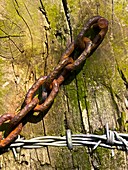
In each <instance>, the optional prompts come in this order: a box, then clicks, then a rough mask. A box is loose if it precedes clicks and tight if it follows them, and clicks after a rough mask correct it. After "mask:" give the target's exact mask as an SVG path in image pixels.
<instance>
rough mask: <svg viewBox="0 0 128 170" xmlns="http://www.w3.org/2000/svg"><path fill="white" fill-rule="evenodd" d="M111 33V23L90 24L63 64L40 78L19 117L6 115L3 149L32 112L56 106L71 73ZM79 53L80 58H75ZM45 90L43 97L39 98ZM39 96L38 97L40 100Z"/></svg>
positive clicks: (98, 20)
mask: <svg viewBox="0 0 128 170" xmlns="http://www.w3.org/2000/svg"><path fill="white" fill-rule="evenodd" d="M107 30H108V21H107V20H106V19H105V18H103V17H101V16H95V17H92V18H91V19H89V20H88V21H87V23H86V24H85V26H84V28H83V29H82V31H81V32H80V33H79V35H78V36H77V38H76V40H75V41H73V42H72V43H71V44H70V45H69V47H68V48H67V50H66V51H65V53H64V54H63V55H62V57H61V59H60V62H59V64H58V65H57V66H56V67H55V69H54V70H53V71H52V72H51V73H50V74H49V75H48V76H42V77H40V78H39V79H38V80H37V81H36V82H35V83H34V84H33V85H32V87H31V88H30V89H29V90H28V92H27V94H26V97H25V100H24V104H23V106H22V108H21V110H20V112H19V113H18V114H16V115H15V114H10V113H6V114H4V115H2V116H1V117H0V126H1V125H2V124H3V123H4V122H5V121H7V120H10V121H9V130H8V131H9V132H8V135H6V138H4V139H2V135H1V136H0V148H4V147H5V146H7V145H9V144H10V143H11V142H12V141H13V140H14V139H15V138H16V137H17V135H18V134H19V133H20V132H21V130H22V127H23V118H24V117H25V116H26V115H27V114H28V113H29V112H30V111H31V112H44V111H46V110H47V109H48V108H49V107H50V106H51V104H52V103H53V101H54V99H55V97H56V95H57V93H58V91H59V87H60V85H61V84H62V83H63V82H64V80H65V79H66V78H67V76H68V75H69V73H70V72H72V71H73V70H76V69H77V68H78V67H79V66H80V65H81V64H82V63H84V61H85V60H86V58H88V57H89V56H91V55H92V53H93V52H94V51H95V50H96V49H97V47H98V46H99V45H100V44H101V42H102V40H103V39H104V37H105V35H106V33H107ZM75 53H79V55H75ZM40 87H42V94H41V97H40V94H38V90H39V88H40ZM37 95H38V97H37Z"/></svg>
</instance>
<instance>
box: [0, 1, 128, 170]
mask: <svg viewBox="0 0 128 170" xmlns="http://www.w3.org/2000/svg"><path fill="white" fill-rule="evenodd" d="M62 2H63V3H62ZM64 3H68V4H67V6H68V12H69V14H70V22H68V20H67V17H66V14H67V13H66V12H65V11H64V6H63V4H64ZM0 9H1V12H0V39H1V41H0V45H1V47H0V64H1V70H0V78H1V80H0V85H1V90H0V109H1V115H2V114H3V113H7V112H12V113H14V112H17V111H18V109H20V107H21V105H22V103H23V100H24V96H25V94H26V92H27V90H28V89H29V88H30V87H31V85H32V84H33V83H34V82H35V80H36V79H37V78H38V77H40V76H41V75H47V74H48V73H50V71H52V70H53V68H54V67H55V66H56V65H57V63H58V61H59V59H60V58H61V55H62V53H63V52H64V51H65V49H66V47H68V45H69V44H70V41H71V37H72V38H73V39H74V38H75V37H76V35H77V34H78V33H79V31H80V30H81V28H82V26H83V25H84V23H85V22H86V20H87V19H88V18H90V17H92V16H94V15H101V16H103V17H105V18H107V19H108V20H109V31H108V33H107V36H106V38H105V40H104V41H103V43H102V44H101V45H100V47H99V48H98V49H97V51H96V52H95V53H94V54H93V55H92V56H91V57H90V58H88V59H87V60H86V63H85V65H84V66H83V69H82V70H81V71H80V72H74V73H73V74H72V75H71V76H69V78H68V79H67V80H66V81H65V84H63V85H62V86H61V88H60V90H59V93H58V96H57V97H56V99H55V101H54V103H53V105H52V107H51V109H50V110H49V111H48V113H47V114H46V115H45V117H44V118H41V120H40V121H38V120H37V121H36V120H33V119H31V116H30V119H29V120H28V122H27V124H26V125H25V126H24V128H23V131H22V133H21V135H23V136H24V137H25V138H26V139H30V138H32V137H37V136H44V135H48V136H49V135H53V136H54V135H57V136H63V135H65V132H66V129H67V128H69V129H70V130H71V131H72V134H79V133H93V134H103V133H104V126H105V124H106V123H108V124H109V127H110V129H112V130H116V131H118V132H124V133H125V132H126V133H127V131H128V128H127V127H128V126H127V125H128V124H127V118H128V110H127V95H126V94H127V87H128V74H127V73H128V67H127V65H128V59H127V49H128V43H127V34H128V24H127V18H128V5H127V2H126V1H123V0H121V1H119V2H118V1H114V0H113V1H102V0H99V1H98V3H97V1H96V0H94V1H89V0H87V1H85V0H79V1H78V0H76V1H74V0H69V1H68V2H66V1H58V0H47V1H43V0H42V1H41V0H40V1H39V0H33V1H29V0H17V1H14V0H11V1H10V2H8V0H2V1H1V2H0ZM71 33H72V35H71ZM72 77H73V78H72ZM0 168H1V169H12V170H15V169H16V170H17V169H20V170H21V169H27V170H30V169H33V170H34V169H44V170H45V169H46V170H47V169H48V170H51V169H57V170H59V169H82V170H84V169H87V170H89V169H90V170H91V169H100V170H102V169H111V170H116V169H118V170H122V169H123V170H126V169H128V167H127V154H126V153H125V152H123V151H118V150H115V156H114V157H112V155H111V150H108V149H104V148H97V149H96V150H95V151H94V152H93V153H91V152H90V149H89V148H88V147H86V146H83V147H82V146H81V147H74V148H73V150H72V151H70V150H68V148H67V147H43V148H41V149H30V150H29V149H21V152H20V154H19V158H18V160H17V161H16V160H15V159H14V157H13V154H12V152H11V151H9V152H6V153H3V154H1V155H0Z"/></svg>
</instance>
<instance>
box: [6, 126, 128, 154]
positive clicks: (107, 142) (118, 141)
mask: <svg viewBox="0 0 128 170" xmlns="http://www.w3.org/2000/svg"><path fill="white" fill-rule="evenodd" d="M66 133H68V135H67V134H66V136H63V137H60V136H40V137H35V138H32V139H29V140H27V139H23V138H21V137H20V136H18V138H17V139H16V140H15V141H14V142H13V143H11V144H10V146H9V148H17V147H20V148H25V149H32V148H41V147H44V146H56V147H65V146H67V147H68V148H69V149H72V148H73V147H74V146H88V147H91V148H92V150H95V149H96V148H97V147H98V146H100V147H104V148H108V149H120V150H125V151H127V150H128V134H123V133H117V132H116V131H111V130H109V129H108V125H107V124H106V134H103V135H96V134H71V131H70V129H68V130H67V132H66Z"/></svg>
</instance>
